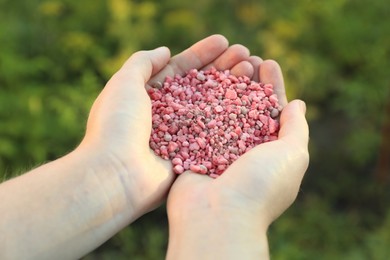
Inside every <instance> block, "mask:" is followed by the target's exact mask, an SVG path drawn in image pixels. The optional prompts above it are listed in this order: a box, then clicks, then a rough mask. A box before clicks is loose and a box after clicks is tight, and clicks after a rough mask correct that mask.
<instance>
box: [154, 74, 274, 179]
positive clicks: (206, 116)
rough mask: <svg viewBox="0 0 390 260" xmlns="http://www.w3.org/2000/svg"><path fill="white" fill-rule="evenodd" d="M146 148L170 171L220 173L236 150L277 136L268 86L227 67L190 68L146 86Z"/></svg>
mask: <svg viewBox="0 0 390 260" xmlns="http://www.w3.org/2000/svg"><path fill="white" fill-rule="evenodd" d="M148 94H149V96H150V99H151V101H152V132H151V135H150V147H151V148H152V149H153V151H154V152H155V153H156V155H158V156H160V157H162V158H163V159H166V160H171V162H172V165H173V172H175V173H177V174H181V173H183V172H184V171H186V170H191V171H192V172H195V173H198V174H207V175H209V176H210V177H211V178H217V177H218V176H220V175H221V174H222V173H223V172H224V171H225V170H226V168H227V167H229V165H231V164H232V163H233V162H234V161H235V160H237V159H238V158H239V157H240V156H241V155H242V154H244V153H245V152H247V151H249V150H250V149H252V148H253V147H255V146H256V145H259V144H261V143H263V142H269V141H273V140H277V138H278V130H279V121H278V118H277V117H278V116H279V114H280V111H281V107H280V106H279V103H278V99H277V95H276V94H275V93H274V90H273V86H272V85H271V84H263V83H257V82H254V81H251V80H250V79H249V78H248V77H246V76H243V77H236V76H234V75H232V74H230V71H229V70H225V71H217V70H216V69H215V68H211V69H209V70H206V71H198V70H196V69H192V70H190V71H189V72H188V73H187V74H185V75H175V76H174V77H166V79H165V81H164V83H163V84H160V85H159V87H158V88H157V87H156V88H151V89H149V90H148Z"/></svg>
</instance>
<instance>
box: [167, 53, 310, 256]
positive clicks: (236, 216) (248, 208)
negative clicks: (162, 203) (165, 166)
mask: <svg viewBox="0 0 390 260" xmlns="http://www.w3.org/2000/svg"><path fill="white" fill-rule="evenodd" d="M249 61H250V62H251V63H252V65H253V66H254V68H255V70H254V74H253V76H252V78H253V79H254V80H257V81H261V82H264V83H272V84H273V85H274V87H275V91H276V93H278V98H279V100H280V102H281V104H282V105H284V109H283V111H282V114H281V118H280V124H281V128H280V132H279V137H278V140H276V141H272V142H268V143H264V144H260V145H258V146H257V147H255V148H253V149H252V150H250V151H249V152H247V153H245V154H244V155H242V156H241V157H240V158H239V159H237V160H236V161H235V162H234V163H233V164H232V165H231V166H229V168H228V169H227V170H226V171H225V172H224V174H223V175H221V176H220V177H218V178H217V179H211V178H209V177H207V176H204V175H199V174H193V173H190V172H184V173H183V174H181V175H180V176H179V177H178V178H177V180H176V181H175V183H174V184H173V186H172V188H171V190H170V193H169V196H168V203H167V212H168V219H169V233H170V237H169V245H168V252H167V259H169V260H172V259H268V258H269V250H268V242H267V234H266V233H267V229H268V227H269V225H270V224H271V223H272V222H273V221H274V220H275V219H276V218H277V217H278V216H279V215H280V214H282V213H283V212H284V211H285V210H286V209H287V208H288V207H289V206H290V205H291V204H292V203H293V201H294V200H295V198H296V196H297V193H298V190H299V187H300V184H301V181H302V178H303V175H304V173H305V171H306V169H307V167H308V163H309V154H308V136H309V130H308V125H307V122H306V119H305V111H306V107H305V104H304V103H303V102H302V101H300V100H294V101H292V102H290V103H288V104H287V98H286V95H285V89H284V83H283V76H282V73H281V70H280V67H279V66H278V64H277V63H276V62H274V61H270V60H269V61H264V62H263V61H262V60H261V59H260V58H259V57H251V58H250V59H249Z"/></svg>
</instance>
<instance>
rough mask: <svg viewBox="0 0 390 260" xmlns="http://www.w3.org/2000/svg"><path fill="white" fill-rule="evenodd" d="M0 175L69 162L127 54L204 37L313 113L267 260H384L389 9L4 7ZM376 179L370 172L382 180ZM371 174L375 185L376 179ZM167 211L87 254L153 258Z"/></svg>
mask: <svg viewBox="0 0 390 260" xmlns="http://www.w3.org/2000/svg"><path fill="white" fill-rule="evenodd" d="M0 7H1V8H0V43H1V49H0V180H5V179H8V178H11V177H13V176H15V175H18V174H20V173H22V172H25V171H26V170H28V169H29V168H31V167H34V166H36V165H38V164H41V163H44V162H46V161H50V160H53V159H55V158H58V157H60V156H62V155H63V154H65V153H67V152H68V151H70V150H71V149H73V148H74V147H75V146H77V144H78V142H79V141H80V140H81V138H82V136H83V132H84V128H85V123H86V119H87V117H88V111H89V108H90V106H91V104H92V102H93V100H94V99H95V98H96V96H97V95H98V93H99V92H100V90H101V89H102V88H103V87H104V84H105V82H106V81H107V80H108V79H109V77H110V76H111V75H112V74H113V73H114V72H115V71H116V70H117V69H118V68H119V67H120V66H121V64H122V63H123V62H124V61H125V60H126V59H127V57H129V56H130V55H131V53H133V52H134V51H136V50H139V49H150V48H155V47H157V46H160V45H166V46H168V47H169V48H170V49H171V50H172V52H173V54H175V53H177V52H179V51H181V50H183V49H184V48H186V47H188V46H189V45H190V44H192V43H193V42H196V41H198V40H199V39H201V38H203V37H205V36H207V35H210V34H213V33H221V34H224V35H225V36H226V37H227V38H228V39H229V40H230V42H231V43H232V44H234V43H241V44H243V45H245V46H247V47H248V48H249V49H250V50H251V52H252V53H253V54H254V55H260V56H262V57H263V58H264V59H275V60H277V61H278V62H279V63H280V64H281V66H282V68H283V71H284V75H285V81H286V86H287V90H288V96H289V98H290V99H293V98H301V99H304V100H305V101H306V102H307V104H308V113H307V116H308V118H309V121H310V126H311V142H310V153H311V165H310V168H309V170H308V173H307V176H306V178H305V180H304V183H303V186H302V192H301V193H300V195H299V200H298V201H297V202H296V204H295V205H294V206H293V207H292V208H291V209H289V210H288V212H287V213H286V214H285V215H284V216H282V217H281V218H280V219H279V220H278V221H277V222H276V223H275V224H273V226H272V227H271V228H270V231H269V237H270V246H271V253H272V256H273V258H275V259H313V258H315V259H387V258H388V257H389V256H390V253H389V251H388V249H387V246H386V245H388V244H389V243H390V238H389V235H388V234H389V233H388V232H386V231H387V230H389V228H390V226H389V223H390V221H389V219H390V213H389V208H390V200H389V198H390V194H389V191H388V190H389V189H388V185H389V175H390V169H389V168H388V167H389V166H388V164H385V163H380V162H385V161H389V160H390V158H387V156H388V152H389V150H388V148H387V147H388V145H387V144H388V143H389V140H390V136H389V135H390V132H389V131H387V130H386V129H387V128H385V125H386V124H388V122H389V121H390V116H389V113H388V112H386V107H387V109H388V107H390V104H389V100H390V86H389V80H388V67H389V60H390V37H389V34H388V33H386V32H389V31H390V28H389V27H390V21H389V19H390V18H389V16H388V14H389V11H390V10H389V9H390V6H389V5H388V3H387V1H386V0H373V1H364V0H355V1H352V0H328V1H326V2H324V1H322V2H319V1H312V0H297V1H288V0H279V1H259V0H243V1H234V0H224V1H222V0H214V1H207V0H198V1H196V2H193V1H189V0H184V1H182V0H180V1H179V0H168V1H157V0H149V1H141V0H84V1H73V0H30V1H24V2H20V1H10V0H0ZM379 171H380V172H381V174H379V173H378V172H379ZM378 176H381V177H380V178H379V177H378ZM166 225H167V220H166V216H165V211H164V208H163V207H162V208H160V209H159V210H157V211H155V212H153V213H150V214H148V215H147V216H146V217H145V218H142V219H140V220H139V221H137V222H136V223H134V225H132V226H131V227H128V228H126V229H125V230H123V231H122V232H120V233H119V234H118V235H116V236H115V237H113V238H112V239H111V240H109V241H108V242H107V243H106V244H104V245H103V246H102V247H100V248H99V249H98V250H96V251H95V252H92V253H91V254H89V255H88V256H86V257H85V259H112V258H115V259H122V258H123V259H125V258H128V257H131V258H132V259H161V258H163V257H164V255H165V249H166V243H167V228H166Z"/></svg>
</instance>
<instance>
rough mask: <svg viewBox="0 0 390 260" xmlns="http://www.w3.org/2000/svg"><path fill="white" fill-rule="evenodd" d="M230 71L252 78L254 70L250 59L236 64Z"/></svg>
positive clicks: (236, 74)
mask: <svg viewBox="0 0 390 260" xmlns="http://www.w3.org/2000/svg"><path fill="white" fill-rule="evenodd" d="M230 72H231V74H233V75H235V76H247V77H249V78H252V76H253V72H254V71H253V66H252V64H250V63H249V62H248V61H241V62H240V63H238V64H236V65H234V67H233V68H231V70H230Z"/></svg>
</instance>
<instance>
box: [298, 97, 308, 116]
mask: <svg viewBox="0 0 390 260" xmlns="http://www.w3.org/2000/svg"><path fill="white" fill-rule="evenodd" d="M299 107H300V108H301V110H302V112H303V114H306V103H305V102H303V101H302V100H300V102H299Z"/></svg>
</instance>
